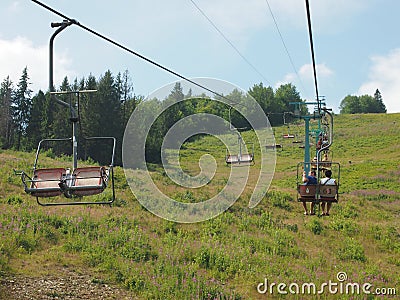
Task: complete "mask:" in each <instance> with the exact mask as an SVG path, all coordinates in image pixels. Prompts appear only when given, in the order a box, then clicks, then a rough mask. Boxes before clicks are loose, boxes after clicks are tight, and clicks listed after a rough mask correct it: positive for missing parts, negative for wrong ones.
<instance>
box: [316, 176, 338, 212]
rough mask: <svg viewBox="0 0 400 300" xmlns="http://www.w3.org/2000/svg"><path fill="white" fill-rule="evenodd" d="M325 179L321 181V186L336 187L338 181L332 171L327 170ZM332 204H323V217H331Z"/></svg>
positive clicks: (324, 202)
mask: <svg viewBox="0 0 400 300" xmlns="http://www.w3.org/2000/svg"><path fill="white" fill-rule="evenodd" d="M325 176H326V177H325V178H322V179H321V180H320V184H322V185H336V180H335V179H333V178H332V171H331V170H326V171H325ZM325 204H326V210H325ZM331 206H332V202H326V201H323V202H322V204H321V207H322V215H323V216H329V210H330V209H331Z"/></svg>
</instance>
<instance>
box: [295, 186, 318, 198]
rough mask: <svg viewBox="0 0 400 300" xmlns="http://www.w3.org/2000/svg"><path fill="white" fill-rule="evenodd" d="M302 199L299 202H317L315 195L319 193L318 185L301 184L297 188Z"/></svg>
mask: <svg viewBox="0 0 400 300" xmlns="http://www.w3.org/2000/svg"><path fill="white" fill-rule="evenodd" d="M297 190H298V192H299V195H300V198H299V201H310V200H315V194H316V192H317V185H314V184H300V185H299V186H298V187H297Z"/></svg>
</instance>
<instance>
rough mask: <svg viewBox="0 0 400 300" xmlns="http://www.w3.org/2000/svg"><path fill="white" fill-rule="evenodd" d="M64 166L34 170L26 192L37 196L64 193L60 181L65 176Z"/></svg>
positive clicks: (52, 195) (51, 195)
mask: <svg viewBox="0 0 400 300" xmlns="http://www.w3.org/2000/svg"><path fill="white" fill-rule="evenodd" d="M65 173H66V170H65V169H64V168H49V169H36V170H35V171H34V172H33V178H32V180H30V182H31V184H30V187H29V188H28V187H27V186H26V187H25V192H26V193H28V194H31V195H32V196H36V197H54V196H60V195H61V194H62V192H63V191H62V189H61V187H60V182H61V180H62V179H63V177H64V176H65Z"/></svg>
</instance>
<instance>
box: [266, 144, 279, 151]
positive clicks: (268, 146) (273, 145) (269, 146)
mask: <svg viewBox="0 0 400 300" xmlns="http://www.w3.org/2000/svg"><path fill="white" fill-rule="evenodd" d="M278 148H279V149H282V145H281V144H272V145H265V149H266V150H268V149H278Z"/></svg>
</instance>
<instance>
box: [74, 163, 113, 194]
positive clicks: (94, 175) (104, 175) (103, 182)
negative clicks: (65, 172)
mask: <svg viewBox="0 0 400 300" xmlns="http://www.w3.org/2000/svg"><path fill="white" fill-rule="evenodd" d="M72 180H73V182H72V186H71V187H70V188H69V191H70V193H71V194H72V195H75V196H79V197H81V196H90V195H96V194H100V193H102V192H103V191H104V189H105V188H106V187H107V181H108V170H107V169H106V168H105V167H84V168H76V169H75V170H74V172H73V173H72Z"/></svg>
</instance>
